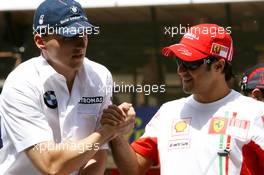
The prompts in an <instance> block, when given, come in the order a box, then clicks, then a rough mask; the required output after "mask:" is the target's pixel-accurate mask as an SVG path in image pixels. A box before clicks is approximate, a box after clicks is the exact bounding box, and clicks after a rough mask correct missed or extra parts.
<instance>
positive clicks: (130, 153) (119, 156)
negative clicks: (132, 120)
mask: <svg viewBox="0 0 264 175" xmlns="http://www.w3.org/2000/svg"><path fill="white" fill-rule="evenodd" d="M110 146H111V150H112V154H113V158H114V161H115V163H116V165H117V166H118V169H119V170H120V172H121V174H123V175H135V174H137V175H138V174H140V173H141V172H140V168H139V164H138V160H137V156H136V153H135V151H134V150H133V149H132V148H131V147H130V145H129V144H128V142H127V141H126V140H125V139H124V138H123V137H122V136H119V137H117V138H115V139H113V140H112V141H111V142H110Z"/></svg>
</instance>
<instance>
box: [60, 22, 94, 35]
mask: <svg viewBox="0 0 264 175" xmlns="http://www.w3.org/2000/svg"><path fill="white" fill-rule="evenodd" d="M93 27H94V26H93V25H92V24H90V23H89V22H88V21H76V22H74V23H71V24H69V25H67V26H63V27H61V28H60V29H59V30H58V33H57V34H58V35H61V36H64V37H74V36H76V35H80V34H81V35H85V34H87V31H90V32H91V30H89V28H93Z"/></svg>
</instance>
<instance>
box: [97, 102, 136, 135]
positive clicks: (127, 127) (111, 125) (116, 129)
mask: <svg viewBox="0 0 264 175" xmlns="http://www.w3.org/2000/svg"><path fill="white" fill-rule="evenodd" d="M135 116H136V113H135V110H134V108H133V107H132V104H130V103H126V102H124V103H122V104H121V105H119V106H116V105H110V106H108V108H107V109H104V110H103V114H102V118H101V121H100V123H101V129H105V130H106V131H107V132H109V133H108V134H110V135H111V138H110V140H112V139H114V138H116V137H117V136H122V135H125V134H128V133H129V132H131V131H132V130H133V128H134V125H135Z"/></svg>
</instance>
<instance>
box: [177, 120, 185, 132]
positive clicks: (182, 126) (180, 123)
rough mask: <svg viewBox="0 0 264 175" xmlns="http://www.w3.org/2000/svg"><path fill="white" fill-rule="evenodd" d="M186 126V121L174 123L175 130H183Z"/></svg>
mask: <svg viewBox="0 0 264 175" xmlns="http://www.w3.org/2000/svg"><path fill="white" fill-rule="evenodd" d="M186 128H187V123H186V121H180V122H177V123H176V124H175V130H176V132H183V131H184V130H185V129H186Z"/></svg>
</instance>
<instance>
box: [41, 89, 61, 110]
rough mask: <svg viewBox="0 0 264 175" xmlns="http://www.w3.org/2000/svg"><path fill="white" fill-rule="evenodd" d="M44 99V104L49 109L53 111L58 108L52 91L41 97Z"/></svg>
mask: <svg viewBox="0 0 264 175" xmlns="http://www.w3.org/2000/svg"><path fill="white" fill-rule="evenodd" d="M43 98H44V102H45V104H46V105H47V106H48V107H49V108H51V109H55V108H57V107H58V102H57V99H56V95H55V92H54V91H47V92H45V93H44V95H43Z"/></svg>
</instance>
